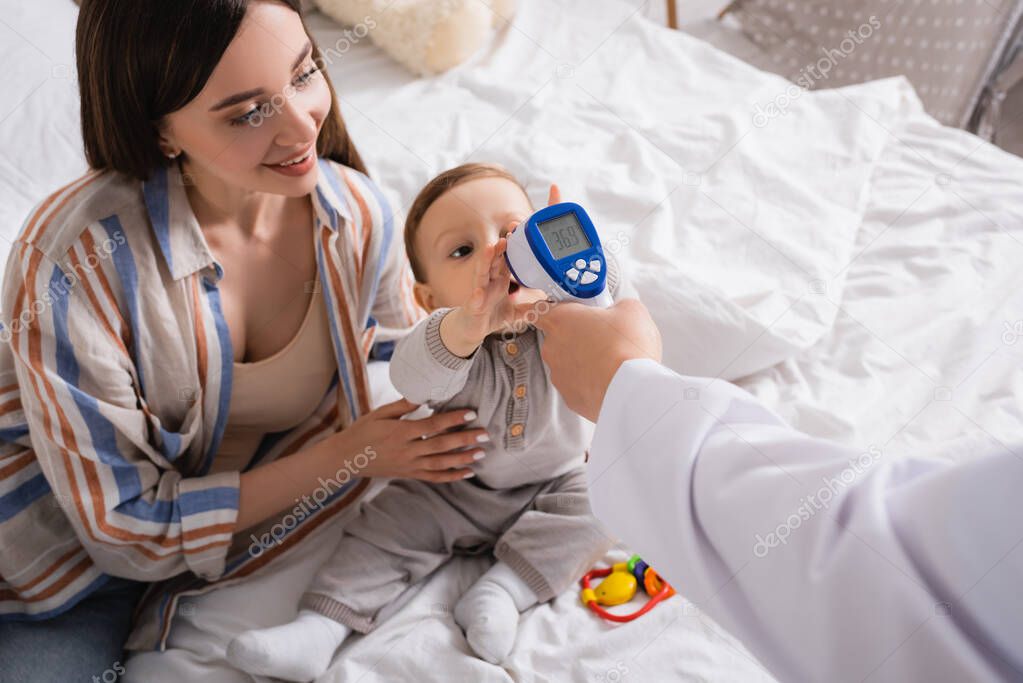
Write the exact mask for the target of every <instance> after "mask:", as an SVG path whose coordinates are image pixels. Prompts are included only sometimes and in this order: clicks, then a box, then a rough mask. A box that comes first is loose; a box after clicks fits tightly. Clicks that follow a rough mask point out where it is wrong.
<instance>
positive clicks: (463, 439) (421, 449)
mask: <svg viewBox="0 0 1023 683" xmlns="http://www.w3.org/2000/svg"><path fill="white" fill-rule="evenodd" d="M481 436H482V437H486V432H485V431H484V430H482V429H466V430H464V431H459V432H447V433H445V434H438V435H437V436H431V437H429V438H426V439H420V440H418V441H411V442H409V450H410V452H411V454H412V455H414V456H423V455H434V454H437V453H447V452H448V451H455V450H458V449H460V448H467V447H470V446H479V445H480V444H481V443H484V442H485V441H486V440H488V439H489V437H486V438H484V439H483V440H482V441H481V440H480V437H481Z"/></svg>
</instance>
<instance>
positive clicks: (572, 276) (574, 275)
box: [565, 268, 586, 282]
mask: <svg viewBox="0 0 1023 683" xmlns="http://www.w3.org/2000/svg"><path fill="white" fill-rule="evenodd" d="M565 275H567V276H568V279H569V280H571V281H572V282H575V281H576V280H578V279H579V271H578V270H576V269H575V268H569V269H568V270H566V271H565ZM583 277H584V278H585V277H586V276H585V275H583Z"/></svg>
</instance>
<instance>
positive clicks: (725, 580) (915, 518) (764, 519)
mask: <svg viewBox="0 0 1023 683" xmlns="http://www.w3.org/2000/svg"><path fill="white" fill-rule="evenodd" d="M587 476H588V479H589V484H590V495H591V504H592V506H593V510H594V512H595V514H596V515H597V517H598V518H600V519H601V521H603V522H604V523H605V524H606V525H607V526H608V527H609V528H610V529H611V530H613V531H614V532H615V533H617V534H618V535H619V536H620V537H621V538H622V539H623V540H624V541H625V542H626V543H627V544H629V546H630V547H631V548H632V550H634V551H635V552H637V553H639V554H640V555H641V556H642V557H643V558H644V559H645V560H646V561H647V562H648V563H649V564H650V565H651V566H652V567H654V568H655V569H656V570H657V571H658V572H660V573H661V574H662V575H663V576H664V577H665V578H666V579H667V580H668V581H669V582H670V583H672V585H673V586H674V587H675V588H676V590H677V591H678V592H679V593H680V594H682V595H683V596H685V597H686V598H687V599H688V600H690V601H692V602H693V603H694V604H695V605H696V607H697V608H699V609H700V610H701V611H703V612H705V613H706V614H708V615H709V616H711V617H712V618H714V619H715V620H716V621H717V622H718V623H719V624H721V625H722V626H724V627H725V628H726V629H727V630H729V631H730V632H731V633H733V634H734V635H735V636H737V637H738V638H739V639H740V640H741V641H743V643H744V644H745V645H746V646H747V647H748V648H749V649H750V651H751V652H753V653H754V654H755V655H756V656H757V657H758V658H759V659H760V661H761V662H762V663H763V664H764V665H765V666H766V667H767V668H768V669H769V670H770V671H771V672H772V673H773V674H774V675H775V676H776V677H777V678H778V679H779V680H782V681H811V680H813V681H822V680H833V681H837V680H853V681H861V680H865V679H869V680H871V681H889V680H890V681H910V680H961V681H965V680H1019V679H1020V678H1023V591H1020V590H1019V579H1020V577H1023V496H1021V495H1020V491H1023V443H1017V444H1015V445H1013V444H1009V445H1008V446H1007V447H1006V446H1002V445H999V444H995V443H994V442H991V443H990V451H989V452H978V453H977V454H976V457H974V458H971V459H970V460H968V461H966V462H961V463H951V462H946V461H940V460H934V459H923V458H914V457H913V456H912V454H902V455H901V456H899V457H896V455H895V454H891V453H886V452H884V451H883V450H881V449H879V448H876V447H872V446H866V447H865V448H864V449H862V450H857V449H853V448H849V447H846V446H843V445H840V444H837V443H833V442H829V441H825V440H821V439H815V438H812V437H810V436H807V435H805V434H802V433H800V432H797V431H795V430H793V429H792V428H791V427H789V426H788V425H786V424H785V423H784V421H782V420H781V418H779V417H778V416H776V415H775V414H774V413H772V412H771V411H769V410H768V409H767V408H766V407H764V406H763V405H762V404H761V403H759V402H758V401H757V400H756V399H755V398H754V397H753V396H751V395H750V394H749V393H747V392H745V391H743V390H742V389H739V388H738V387H736V386H734V385H731V384H729V383H727V382H724V381H722V380H716V381H711V380H710V379H707V378H695V377H684V376H680V375H677V374H675V373H674V372H672V371H670V370H668V369H666V368H664V367H663V366H661V365H659V364H657V363H654V362H653V361H648V360H633V361H628V362H626V363H625V364H623V365H622V367H621V368H619V370H618V372H617V374H616V375H615V377H614V379H613V381H612V382H611V385H610V387H609V388H608V391H607V394H606V396H605V398H604V402H603V404H602V406H601V411H600V416H599V418H598V421H597V429H596V432H595V435H594V440H593V445H592V447H591V449H590V458H589V462H588V465H587ZM662 637H666V636H662Z"/></svg>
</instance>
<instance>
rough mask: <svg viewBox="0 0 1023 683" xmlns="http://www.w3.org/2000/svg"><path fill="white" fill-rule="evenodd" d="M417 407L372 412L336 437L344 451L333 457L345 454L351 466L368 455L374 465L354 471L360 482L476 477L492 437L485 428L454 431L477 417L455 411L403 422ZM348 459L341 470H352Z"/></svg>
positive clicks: (391, 405)
mask: <svg viewBox="0 0 1023 683" xmlns="http://www.w3.org/2000/svg"><path fill="white" fill-rule="evenodd" d="M417 407H418V406H417V405H416V404H415V403H412V402H411V401H406V400H405V399H401V400H400V401H394V402H393V403H388V404H385V405H382V406H380V407H379V408H377V409H376V410H373V411H370V412H368V413H366V414H365V415H363V416H361V417H360V418H359V419H357V420H356V421H355V422H354V423H353V424H352V425H351V426H350V427H348V428H347V429H344V430H342V431H340V432H338V433H337V434H335V435H334V436H333V437H331V438H333V439H336V440H337V442H338V448H336V449H331V450H332V451H333V453H332V456H341V455H342V454H343V456H344V458H347V462H348V463H350V462H351V458H352V457H353V456H354V455H356V454H358V453H364V454H365V455H367V456H368V457H369V464H368V465H366V466H365V467H363V468H362V469H361V470H359V471H353V472H352V474H353V475H355V476H360V477H403V478H412V479H423V480H425V481H433V482H445V481H457V480H458V479H465V478H467V477H470V476H472V475H473V471H472V470H471V469H469V468H468V466H469V465H471V464H473V463H474V462H476V460H478V459H479V458H481V457H482V456H483V451H482V449H480V448H478V447H479V446H480V444H481V443H483V442H484V441H488V440H489V437H487V433H486V431H485V430H483V429H465V430H460V431H456V432H453V431H451V429H452V428H454V427H458V426H460V425H464V424H465V423H466V422H470V421H472V420H474V419H476V414H475V412H473V411H471V410H453V411H448V412H444V413H437V414H435V415H431V416H430V417H426V418H421V419H418V420H402V419H400V418H401V416H402V415H406V414H407V413H410V412H412V411H413V410H415V409H416V408H417ZM423 437H426V438H423ZM481 437H485V438H481ZM473 447H476V448H473ZM464 449H469V450H464ZM339 451H340V452H339ZM344 458H341V457H337V460H336V462H337V463H338V466H339V467H341V466H346V461H345V459H344ZM349 469H351V468H350V466H349Z"/></svg>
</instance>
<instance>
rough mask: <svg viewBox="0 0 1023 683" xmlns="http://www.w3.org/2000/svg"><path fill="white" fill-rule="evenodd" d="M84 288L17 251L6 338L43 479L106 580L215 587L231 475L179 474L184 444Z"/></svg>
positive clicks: (229, 529)
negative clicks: (193, 577) (188, 581)
mask: <svg viewBox="0 0 1023 683" xmlns="http://www.w3.org/2000/svg"><path fill="white" fill-rule="evenodd" d="M98 272H99V273H100V274H101V270H99V271H98ZM75 274H76V275H77V274H78V273H77V272H76V273H75ZM95 276H96V274H94V273H87V274H86V275H85V279H86V280H88V279H89V278H91V277H95ZM83 289H84V287H83V286H81V283H79V282H78V281H76V280H75V279H74V278H73V277H72V276H71V275H69V274H67V273H65V271H64V270H63V269H62V268H61V267H60V266H59V265H58V264H57V263H56V262H55V261H54V260H53V259H51V258H50V257H48V256H46V255H45V254H44V253H43V252H42V251H41V250H39V249H38V248H37V247H35V246H33V245H31V244H28V243H26V242H23V241H20V240H19V241H18V242H16V243H15V244H14V247H13V248H12V253H11V256H10V258H9V259H8V262H7V271H6V273H5V274H4V280H3V290H2V310H3V312H4V317H5V320H4V328H5V331H6V332H8V334H9V339H10V345H11V350H12V351H13V356H14V366H15V370H16V373H17V378H18V384H19V385H20V386H21V387H22V392H21V395H22V406H23V409H24V412H25V421H26V423H27V425H28V428H29V435H30V438H31V442H32V447H33V448H34V450H35V452H36V456H37V457H38V459H39V463H40V465H41V468H42V471H43V473H44V474H45V476H46V479H47V481H48V483H49V484H50V487H51V488H52V490H53V492H54V495H55V496H56V499H57V501H58V502H59V505H60V506H61V508H62V509H63V511H64V512H65V514H66V515H67V517H68V519H69V520H70V521H71V524H72V525H73V527H74V529H75V532H76V534H77V535H78V537H79V539H80V541H81V542H82V544H83V545H84V547H85V548H86V550H87V551H88V553H89V555H90V556H91V557H92V559H93V561H94V562H95V563H96V565H97V566H99V567H100V568H101V569H103V570H104V571H106V572H107V573H110V574H113V575H116V576H123V577H127V578H132V579H136V580H143V581H156V580H160V579H164V578H168V577H171V576H174V575H176V574H179V573H181V572H183V571H186V570H191V571H192V572H194V573H195V574H197V575H199V576H201V577H203V578H206V579H209V580H213V579H216V578H218V577H219V576H220V575H221V574H222V573H223V571H224V565H225V558H226V554H227V550H228V547H229V546H230V543H231V537H232V533H233V531H234V527H235V521H236V518H237V514H238V488H239V474H238V473H237V472H223V473H217V474H213V475H209V476H199V477H187V478H186V477H183V476H182V475H181V473H180V472H178V471H177V470H176V469H175V467H174V463H173V460H174V459H175V458H176V457H177V456H178V455H180V452H179V449H177V448H175V444H177V445H180V444H181V443H182V440H183V437H182V436H181V435H177V434H174V433H173V432H171V431H169V430H168V429H167V425H163V424H161V422H160V420H159V418H157V417H156V416H154V415H153V414H151V413H150V412H149V410H148V409H147V407H146V402H145V399H144V397H142V396H141V395H140V394H139V392H138V390H137V387H138V386H139V382H138V376H137V373H136V369H135V366H134V364H133V362H132V359H131V356H130V354H129V352H128V350H127V348H126V347H125V344H124V341H123V340H122V338H121V337H120V336H119V335H117V334H114V333H113V332H112V330H111V329H110V328H109V325H104V324H103V323H104V322H105V321H106V318H105V317H104V314H103V313H102V312H101V311H100V310H99V309H98V302H96V301H95V300H94V298H93V297H92V296H90V295H91V294H95V292H92V291H91V290H90V293H89V294H86V293H83V291H82V290H83ZM5 336H6V335H5ZM157 437H158V438H159V442H158V443H157V441H156V440H157Z"/></svg>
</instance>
